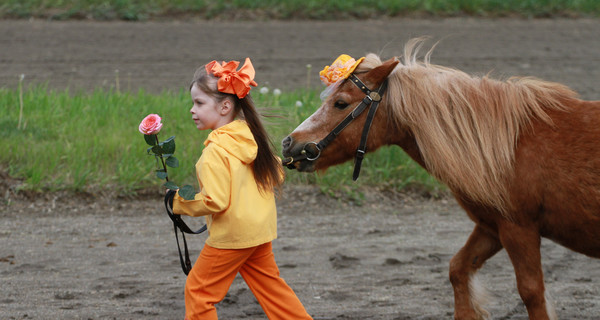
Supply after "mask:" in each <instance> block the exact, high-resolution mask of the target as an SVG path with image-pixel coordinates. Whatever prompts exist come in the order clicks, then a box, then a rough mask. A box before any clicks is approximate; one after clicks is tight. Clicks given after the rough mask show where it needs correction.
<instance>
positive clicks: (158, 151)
mask: <svg viewBox="0 0 600 320" xmlns="http://www.w3.org/2000/svg"><path fill="white" fill-rule="evenodd" d="M151 151H152V152H153V153H154V154H156V155H159V154H163V153H164V152H163V149H162V148H161V147H160V145H155V146H154V147H152V149H151Z"/></svg>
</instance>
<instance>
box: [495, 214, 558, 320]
mask: <svg viewBox="0 0 600 320" xmlns="http://www.w3.org/2000/svg"><path fill="white" fill-rule="evenodd" d="M499 235H500V241H501V242H502V245H503V246H504V248H505V249H506V252H507V253H508V256H509V257H510V260H511V262H512V264H513V266H514V268H515V276H516V279H517V289H518V290H519V295H520V296H521V299H522V300H523V303H524V304H525V306H526V307H527V313H528V314H529V319H532V320H552V319H556V314H555V313H554V309H553V308H552V306H551V305H550V304H549V303H548V302H547V301H546V297H545V294H544V274H543V271H542V258H541V254H540V244H541V238H540V234H539V231H538V230H537V229H536V228H535V226H522V225H517V224H515V223H513V222H509V221H504V222H503V223H501V224H500V226H499Z"/></svg>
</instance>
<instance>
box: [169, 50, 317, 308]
mask: <svg viewBox="0 0 600 320" xmlns="http://www.w3.org/2000/svg"><path fill="white" fill-rule="evenodd" d="M238 66H239V62H237V61H230V62H228V63H225V62H223V63H222V64H221V63H218V62H216V61H212V62H211V63H209V64H207V65H206V66H205V67H203V68H200V69H198V70H197V71H196V73H195V74H194V79H193V80H192V84H191V86H190V93H191V96H192V101H193V106H192V109H191V110H190V112H191V114H192V120H194V123H195V124H196V127H197V128H198V130H207V129H210V130H213V131H212V132H211V133H210V134H209V135H208V138H207V139H206V141H204V145H205V146H206V147H205V148H204V151H203V152H202V156H201V157H200V159H199V160H198V162H197V163H196V175H197V178H198V183H199V185H200V193H197V194H196V196H195V199H194V200H184V199H183V198H181V197H180V196H179V195H178V194H175V196H174V199H173V211H174V212H175V213H176V214H185V215H189V216H205V217H206V221H207V225H208V232H209V237H208V239H207V240H206V243H205V245H204V248H203V249H202V252H201V253H200V257H199V258H198V260H196V263H195V264H194V266H193V268H192V270H191V271H190V273H189V275H188V278H187V282H186V285H185V309H186V311H185V313H186V319H188V320H196V319H203V320H205V319H217V311H216V308H215V304H216V303H218V302H220V301H221V300H222V299H223V298H224V297H225V295H226V294H227V291H228V290H229V287H230V286H231V283H232V282H233V279H234V278H235V276H236V275H237V273H238V272H239V273H240V274H241V275H242V277H243V278H244V280H245V281H246V283H247V284H248V287H249V288H250V290H252V293H253V294H254V296H255V297H256V299H257V300H258V302H259V303H260V305H261V307H262V308H263V310H264V311H265V313H266V315H267V317H268V318H269V319H282V320H291V319H312V318H311V317H310V316H309V315H308V313H307V312H306V310H305V309H304V306H303V305H302V303H301V302H300V300H298V298H297V297H296V294H295V293H294V291H292V289H291V288H290V287H289V286H288V285H287V284H286V283H285V281H284V280H283V279H282V278H281V277H280V276H279V269H278V268H277V265H276V263H275V258H274V256H273V250H272V247H271V241H272V240H273V239H275V238H276V237H277V211H276V207H275V196H274V189H276V188H278V187H280V186H281V184H282V183H283V172H282V168H281V163H280V160H279V158H278V157H276V156H275V155H274V153H273V150H272V147H271V144H270V141H269V138H268V136H267V133H266V131H265V129H264V127H263V126H262V124H261V122H260V119H259V115H258V113H257V111H256V110H255V108H254V104H253V102H252V99H251V97H250V96H249V95H248V93H249V91H250V86H256V82H254V80H253V79H254V68H253V66H252V63H251V62H250V59H248V58H246V61H245V63H244V65H243V66H242V68H241V69H240V70H238V71H236V69H237V67H238ZM238 117H239V118H241V119H243V120H236V118H238Z"/></svg>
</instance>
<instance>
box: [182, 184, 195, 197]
mask: <svg viewBox="0 0 600 320" xmlns="http://www.w3.org/2000/svg"><path fill="white" fill-rule="evenodd" d="M195 195H196V190H194V187H192V186H190V185H189V184H186V185H185V186H183V187H181V189H179V196H180V197H182V198H184V199H185V200H194V196H195Z"/></svg>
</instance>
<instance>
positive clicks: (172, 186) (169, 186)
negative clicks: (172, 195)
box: [163, 181, 179, 190]
mask: <svg viewBox="0 0 600 320" xmlns="http://www.w3.org/2000/svg"><path fill="white" fill-rule="evenodd" d="M163 186H164V187H165V188H167V189H171V190H177V189H179V187H178V186H177V185H176V184H175V183H174V182H173V181H167V182H165V183H164V184H163Z"/></svg>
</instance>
